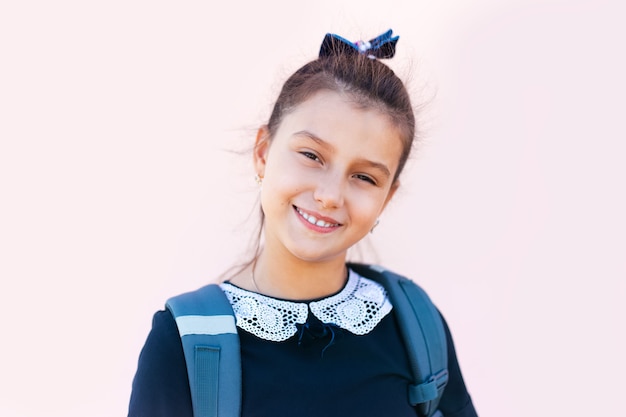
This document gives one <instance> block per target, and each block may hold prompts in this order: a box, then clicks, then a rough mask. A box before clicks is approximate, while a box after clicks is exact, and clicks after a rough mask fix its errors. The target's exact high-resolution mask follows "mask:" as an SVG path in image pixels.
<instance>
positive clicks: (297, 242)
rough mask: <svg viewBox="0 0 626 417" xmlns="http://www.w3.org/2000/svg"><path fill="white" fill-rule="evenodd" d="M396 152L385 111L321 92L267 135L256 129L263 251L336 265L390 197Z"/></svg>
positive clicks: (399, 149)
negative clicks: (263, 236)
mask: <svg viewBox="0 0 626 417" xmlns="http://www.w3.org/2000/svg"><path fill="white" fill-rule="evenodd" d="M401 153H402V142H401V138H400V133H399V132H398V130H397V129H396V127H395V126H394V125H393V124H392V122H391V119H390V118H389V117H387V115H385V114H384V113H383V112H381V111H380V110H378V109H376V108H365V109H363V108H359V107H357V106H356V105H355V104H354V102H352V101H350V99H349V96H346V95H342V94H339V93H336V92H332V91H327V90H322V91H320V92H318V93H316V94H315V95H313V96H312V97H311V98H310V99H308V100H306V101H305V102H303V103H301V104H300V105H299V106H298V107H297V108H295V109H294V110H293V111H292V112H291V113H289V114H288V115H286V116H285V117H284V118H283V120H282V122H281V124H280V126H279V128H278V130H277V131H276V134H275V135H274V137H272V138H270V137H269V134H268V131H267V129H266V128H262V129H261V130H260V131H259V134H258V136H257V144H256V148H255V152H254V161H255V168H256V171H257V173H258V174H259V176H260V177H262V178H263V187H262V191H261V206H262V208H263V211H264V213H265V229H264V230H265V248H266V250H270V251H274V253H284V254H286V255H288V256H294V257H296V258H298V259H301V260H304V261H309V262H320V261H329V260H336V259H341V260H342V262H343V260H345V256H346V251H347V250H348V249H349V248H350V247H351V246H352V245H354V244H355V243H357V242H358V241H359V240H360V239H362V238H363V237H364V236H365V235H366V234H367V233H368V232H369V231H370V230H371V228H372V227H373V225H374V223H375V222H376V219H377V218H378V216H379V215H380V214H381V212H382V210H383V209H384V207H385V205H386V204H387V202H388V201H389V199H390V198H391V197H392V195H393V193H394V191H395V188H396V186H397V182H396V183H394V175H395V173H396V170H397V169H398V164H399V159H400V155H401ZM276 251H277V252H276Z"/></svg>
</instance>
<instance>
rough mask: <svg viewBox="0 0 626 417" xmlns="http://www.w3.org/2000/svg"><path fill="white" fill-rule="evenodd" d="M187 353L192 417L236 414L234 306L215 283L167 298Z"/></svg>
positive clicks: (238, 409)
mask: <svg viewBox="0 0 626 417" xmlns="http://www.w3.org/2000/svg"><path fill="white" fill-rule="evenodd" d="M166 306H167V308H168V309H169V310H170V311H171V312H172V315H173V316H174V318H175V319H176V325H177V326H178V332H179V333H180V337H181V340H182V343H183V350H184V351H185V361H186V362H187V373H188V374H189V386H190V388H191V400H192V403H193V415H194V417H218V416H219V417H239V416H240V413H241V352H240V349H239V336H238V335H237V327H236V325H235V316H234V313H233V309H232V307H231V305H230V302H229V301H228V298H226V295H225V294H224V292H223V291H222V289H221V288H220V287H219V286H218V285H215V284H211V285H207V286H206V287H202V288H200V289H199V290H196V291H192V292H188V293H185V294H181V295H178V296H176V297H172V298H170V299H169V300H168V301H167V303H166Z"/></svg>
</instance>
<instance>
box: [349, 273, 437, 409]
mask: <svg viewBox="0 0 626 417" xmlns="http://www.w3.org/2000/svg"><path fill="white" fill-rule="evenodd" d="M349 266H350V268H352V269H354V270H355V271H356V272H357V273H358V274H360V275H363V276H365V277H367V278H370V279H373V280H375V281H377V282H379V283H380V284H382V285H383V286H384V287H385V289H386V290H387V293H388V294H389V298H390V299H391V304H392V305H393V307H394V309H395V311H396V316H397V317H398V322H399V325H400V331H401V332H402V336H403V338H404V340H405V343H406V344H407V353H408V356H409V361H410V363H411V367H412V370H413V376H414V380H415V384H413V385H410V386H409V393H408V395H409V402H410V403H411V404H412V405H414V406H418V410H419V411H420V413H421V414H422V415H423V416H426V417H431V416H434V415H435V413H437V406H438V405H439V400H440V399H441V395H442V394H443V390H444V388H445V386H446V384H447V382H448V348H447V343H446V334H445V330H444V327H443V321H442V319H441V316H440V314H439V311H437V308H436V307H435V306H434V304H433V303H432V301H431V300H430V298H429V297H428V295H427V294H426V292H425V291H424V290H423V289H422V288H420V287H419V286H418V285H417V284H416V283H414V282H413V281H411V280H409V279H408V278H405V277H403V276H401V275H398V274H395V273H393V272H391V271H388V270H386V269H384V268H382V267H379V266H376V265H359V264H350V265H349Z"/></svg>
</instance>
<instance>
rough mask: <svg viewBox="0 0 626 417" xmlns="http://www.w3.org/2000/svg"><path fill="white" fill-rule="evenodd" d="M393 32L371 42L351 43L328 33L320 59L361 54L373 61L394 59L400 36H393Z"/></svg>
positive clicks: (321, 48) (390, 31)
mask: <svg viewBox="0 0 626 417" xmlns="http://www.w3.org/2000/svg"><path fill="white" fill-rule="evenodd" d="M391 34H392V30H391V29H389V30H388V31H387V32H385V33H383V34H382V35H380V36H377V37H376V38H374V39H370V40H369V41H356V42H354V43H353V42H350V41H349V40H347V39H345V38H342V37H341V36H339V35H335V34H334V33H327V34H326V36H324V40H323V41H322V46H321V47H320V54H319V57H320V58H322V57H327V56H332V55H340V54H348V55H351V54H361V55H366V56H367V57H368V58H371V59H376V58H378V59H386V58H393V56H394V55H395V53H396V43H398V39H400V37H399V36H392V35H391Z"/></svg>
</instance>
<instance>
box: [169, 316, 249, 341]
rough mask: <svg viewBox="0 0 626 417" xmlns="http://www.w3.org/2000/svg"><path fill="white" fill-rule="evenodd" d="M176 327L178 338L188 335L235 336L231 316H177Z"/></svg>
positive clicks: (234, 327)
mask: <svg viewBox="0 0 626 417" xmlns="http://www.w3.org/2000/svg"><path fill="white" fill-rule="evenodd" d="M176 325H177V326H178V332H179V333H180V336H181V337H183V336H186V335H190V334H210V335H217V334H228V333H232V334H237V326H236V325H235V318H234V317H233V316H230V315H228V316H179V317H176Z"/></svg>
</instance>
